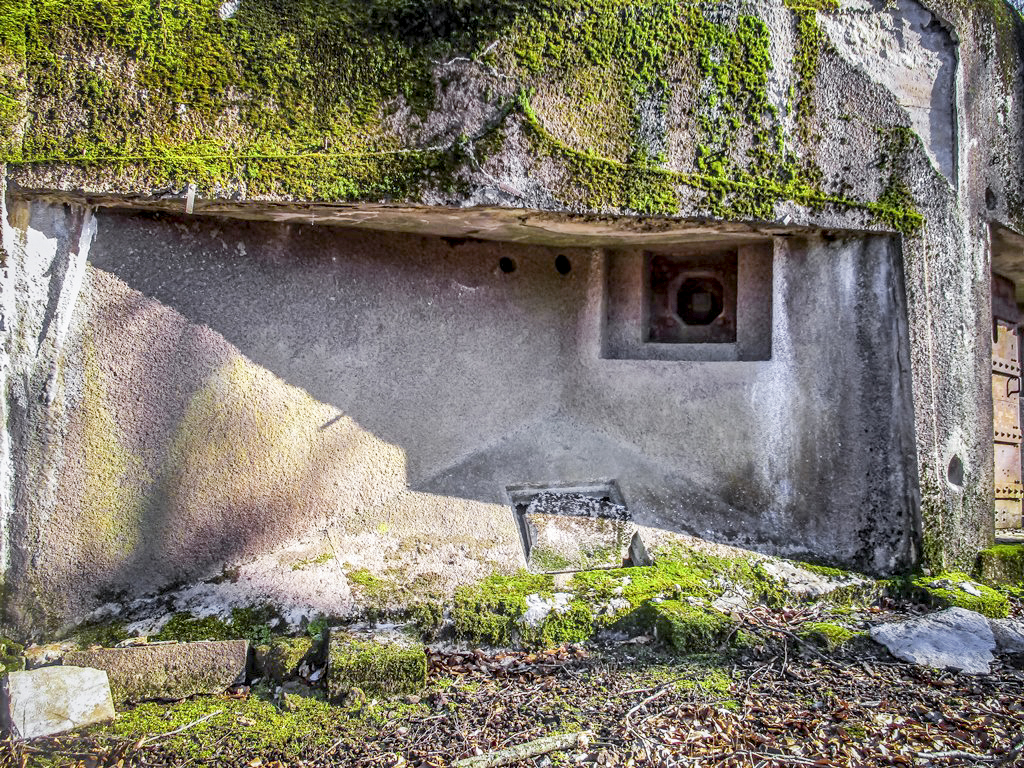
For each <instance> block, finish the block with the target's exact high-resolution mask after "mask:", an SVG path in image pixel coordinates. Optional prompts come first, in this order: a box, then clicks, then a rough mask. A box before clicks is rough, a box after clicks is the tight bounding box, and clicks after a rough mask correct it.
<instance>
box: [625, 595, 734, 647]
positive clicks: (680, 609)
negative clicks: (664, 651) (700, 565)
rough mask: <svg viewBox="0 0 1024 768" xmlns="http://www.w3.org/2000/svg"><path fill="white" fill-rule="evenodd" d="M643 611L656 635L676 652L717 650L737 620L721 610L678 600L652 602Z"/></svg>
mask: <svg viewBox="0 0 1024 768" xmlns="http://www.w3.org/2000/svg"><path fill="white" fill-rule="evenodd" d="M644 613H645V614H647V615H648V616H649V621H650V623H651V625H652V626H653V627H654V632H655V636H656V637H657V638H658V639H659V640H661V641H663V642H664V643H665V644H666V645H668V646H669V647H670V648H672V649H674V650H675V651H678V652H679V653H708V652H711V651H717V650H720V649H721V648H722V647H723V646H724V645H726V644H727V643H728V642H729V639H730V637H731V636H732V634H733V632H734V631H735V629H736V622H735V621H733V620H732V619H731V618H729V617H728V616H726V615H725V614H724V613H721V612H720V611H716V610H714V609H713V608H708V607H705V606H701V605H691V604H690V603H687V602H683V601H679V600H665V601H663V602H658V603H654V602H652V603H650V604H648V605H647V606H646V608H645V609H644Z"/></svg>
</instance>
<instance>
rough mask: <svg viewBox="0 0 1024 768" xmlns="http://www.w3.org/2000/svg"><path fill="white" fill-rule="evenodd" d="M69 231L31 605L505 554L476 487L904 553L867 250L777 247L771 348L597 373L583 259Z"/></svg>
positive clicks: (886, 370)
mask: <svg viewBox="0 0 1024 768" xmlns="http://www.w3.org/2000/svg"><path fill="white" fill-rule="evenodd" d="M38 207H39V204H38V203H36V204H33V206H32V207H31V210H35V209H36V208H38ZM44 210H45V209H44ZM97 221H98V229H97V232H98V234H97V236H96V238H95V242H94V243H93V246H92V252H91V254H92V256H91V263H92V268H91V269H90V270H89V273H88V278H87V286H88V287H87V291H88V293H87V296H88V299H87V300H85V301H83V302H81V303H80V305H79V307H80V310H79V311H80V316H79V319H78V322H79V323H80V325H79V326H78V327H79V328H80V329H81V337H80V342H79V343H80V347H79V349H80V352H79V354H81V355H82V359H83V360H84V364H83V368H84V379H85V384H84V386H83V388H82V389H81V390H79V391H75V390H72V389H70V388H68V389H67V390H65V392H64V397H65V398H66V399H65V401H64V402H66V406H65V408H66V411H67V413H68V415H67V416H66V417H65V418H66V421H65V422H64V424H65V426H63V428H62V429H63V431H64V433H65V434H66V435H67V437H66V440H67V441H68V443H69V445H74V446H76V448H75V451H76V453H75V454H74V455H75V456H77V457H78V459H76V460H74V461H69V462H66V463H65V465H64V466H63V467H62V468H61V469H60V470H59V471H55V478H54V479H55V482H56V488H57V489H58V491H57V495H56V498H55V499H54V500H53V502H52V503H53V505H54V506H53V508H54V509H55V508H58V506H59V507H60V508H74V509H80V510H82V514H81V515H80V516H79V517H78V518H76V519H75V520H68V519H66V518H64V517H63V516H59V515H56V516H55V515H53V514H52V513H50V514H48V515H46V516H41V517H38V518H35V519H34V520H33V521H32V523H31V525H32V526H34V531H35V533H33V535H34V536H39V537H41V540H43V541H47V542H49V544H48V545H47V546H46V547H43V548H42V549H41V550H40V552H39V554H38V556H37V557H36V559H35V561H34V562H33V563H32V564H31V565H29V563H28V561H26V562H25V565H24V567H23V569H22V570H21V571H15V573H19V574H20V575H18V576H17V578H19V579H28V580H29V582H33V581H34V582H36V583H39V584H40V585H41V586H42V585H45V586H46V588H47V592H48V594H50V595H51V596H52V595H57V596H60V598H61V600H63V601H64V605H63V606H62V605H60V604H59V601H56V600H54V599H53V598H52V597H51V598H50V599H49V601H48V606H47V607H48V608H49V609H50V610H51V611H52V612H53V613H54V614H57V615H65V616H66V615H67V613H69V612H71V611H73V610H74V609H75V607H76V606H83V605H89V604H90V603H93V604H96V603H95V602H94V601H95V598H93V597H90V596H89V595H98V594H100V593H103V592H109V591H118V590H121V589H131V590H133V591H141V590H142V589H152V590H155V589H158V588H160V587H162V586H164V585H166V584H167V583H169V582H172V581H183V580H189V579H195V578H198V577H202V576H204V575H206V574H209V573H211V572H217V571H219V570H220V569H221V568H222V567H224V565H225V564H228V563H231V562H234V561H236V560H239V559H244V558H246V557H250V558H251V557H257V556H259V555H260V554H262V553H264V552H267V551H268V550H273V549H276V547H277V546H278V545H279V543H280V542H281V541H288V540H292V539H299V538H303V537H305V538H307V539H308V538H310V537H311V536H313V535H314V534H317V535H319V536H320V537H321V539H322V538H323V537H324V532H325V531H327V532H328V534H327V537H328V539H329V541H330V542H331V547H327V548H326V549H327V550H328V551H331V548H333V547H335V546H338V547H340V548H341V549H340V550H339V551H347V550H346V548H347V544H346V542H347V541H349V540H352V541H354V539H353V537H356V536H361V535H370V536H378V535H381V531H382V530H385V531H386V532H387V535H389V536H397V537H398V539H399V540H400V541H401V540H405V541H410V542H415V541H417V540H419V541H427V542H431V544H432V545H433V544H434V543H438V545H439V546H440V547H443V546H444V542H446V541H448V542H450V541H452V540H455V541H458V542H460V543H461V544H463V545H464V547H465V550H464V551H463V552H462V554H461V557H462V558H465V559H466V560H469V561H475V562H478V563H483V564H486V563H487V562H488V561H489V562H492V563H509V564H511V563H515V562H522V560H521V554H520V553H521V549H520V544H519V537H518V533H517V531H516V526H515V521H514V518H513V515H512V511H511V509H510V507H509V506H508V500H507V496H506V492H505V488H506V487H508V486H512V485H517V484H522V483H541V484H543V483H547V482H552V481H558V480H573V481H576V480H579V481H587V480H592V479H595V478H601V477H613V478H617V479H618V481H619V483H620V485H621V487H622V490H623V493H624V494H625V496H626V498H627V500H628V503H629V508H630V510H631V512H632V514H633V516H634V519H636V520H637V522H642V523H644V524H646V525H653V526H659V527H664V528H666V529H668V530H675V531H683V532H692V533H697V534H700V535H710V536H712V537H715V538H720V539H724V540H727V541H731V542H734V543H736V544H739V545H747V546H753V547H755V548H761V549H765V550H768V551H772V552H778V553H782V554H794V555H796V554H801V553H808V552H828V553H830V555H831V556H833V557H834V558H835V559H836V560H837V561H840V562H845V563H848V564H851V565H855V566H857V567H860V568H864V569H866V570H874V571H889V570H892V569H893V568H898V567H900V566H901V565H903V564H907V563H909V562H911V561H912V560H913V558H914V556H915V551H916V550H915V544H914V536H915V534H914V530H915V525H916V522H915V519H914V502H913V499H914V496H915V493H916V491H915V487H914V486H915V477H914V473H913V468H912V464H913V456H912V452H911V448H910V446H912V444H913V442H912V441H913V436H912V426H911V420H910V403H909V398H910V392H909V384H908V382H907V380H906V375H907V372H906V360H905V355H906V345H907V341H906V335H905V334H906V331H905V328H904V327H903V324H902V321H901V319H900V318H901V317H902V315H903V312H904V311H905V310H904V305H903V298H902V289H901V277H900V271H899V267H898V264H897V263H896V258H897V251H896V249H895V246H894V244H893V242H892V240H891V239H890V238H887V237H875V238H869V239H867V240H862V241H859V240H854V239H845V240H844V239H839V240H833V241H831V242H828V241H825V240H823V239H820V238H807V239H803V238H801V239H792V238H791V239H789V240H781V239H780V240H779V241H778V242H776V243H775V255H774V257H773V261H774V274H775V278H774V282H773V283H772V291H773V301H774V304H775V310H774V312H773V320H772V339H773V353H772V358H771V359H770V360H764V361H757V362H744V363H700V362H694V361H689V362H674V363H668V364H666V363H664V362H659V361H645V360H621V359H620V360H608V359H604V358H603V357H602V353H601V349H602V338H601V333H602V330H601V329H602V325H603V322H602V315H603V309H602V306H603V304H602V299H601V296H602V294H603V292H604V290H605V289H604V287H603V282H604V280H605V275H606V263H607V262H606V255H605V254H604V253H603V252H599V251H598V252H595V251H590V250H583V249H557V250H556V249H550V248H543V247H538V246H529V247H528V246H518V247H514V248H513V247H510V246H507V245H499V244H494V243H485V242H474V241H467V242H445V241H443V240H439V239H432V238H425V237H412V236H402V235H387V234H375V233H360V232H355V231H351V230H343V229H321V228H316V227H309V226H295V225H274V224H239V223H230V222H216V223H214V222H209V221H207V220H200V219H193V220H179V219H165V218H156V219H149V218H137V217H132V216H128V215H121V214H108V213H102V214H99V217H98V219H97ZM559 254H562V255H565V256H567V258H568V259H569V261H570V263H571V270H570V271H569V273H568V274H567V275H562V274H560V273H559V272H558V271H557V270H556V269H555V267H554V262H555V258H556V256H557V255H559ZM501 258H510V259H512V260H514V261H515V262H516V265H517V266H516V270H515V271H514V272H511V273H505V272H502V271H501V269H500V268H499V262H500V259H501ZM268 285H273V286H274V290H273V291H268V290H267V289H266V286H268ZM126 317H131V318H132V320H131V322H126V321H125V318H126ZM850 328H858V329H859V330H858V332H857V333H851V332H850ZM58 423H60V422H59V421H58ZM68 450H69V452H70V448H69V449H68ZM26 524H27V521H26ZM382 526H383V528H382ZM113 531H117V532H118V535H117V543H116V544H109V543H107V538H106V537H107V536H108V533H107V532H113ZM197 532H202V535H197ZM110 535H112V534H110ZM335 542H337V544H335ZM413 546H415V545H413ZM442 551H443V549H438V550H437V552H436V553H435V555H440V553H441V552H442ZM429 557H434V555H430V556H428V559H429ZM432 562H433V566H432V567H433V571H434V572H435V573H437V572H443V571H445V570H448V569H450V568H451V565H450V563H447V562H438V560H436V559H435V560H433V561H432ZM335 567H340V565H338V566H332V565H330V564H328V565H327V566H326V568H328V569H330V568H335ZM381 567H382V569H383V568H386V567H387V566H386V565H384V563H383V562H382V563H381ZM286 570H287V568H286ZM317 572H318V571H314V570H310V571H308V574H313V573H317ZM467 575H469V574H467ZM306 576H307V572H305V571H302V570H298V571H294V572H293V575H292V576H289V578H294V579H301V578H305V577H306ZM325 594H330V593H325ZM39 608H40V605H39V604H38V603H32V604H31V605H26V606H25V611H27V612H31V611H33V610H39ZM324 612H328V611H326V610H325V611H324Z"/></svg>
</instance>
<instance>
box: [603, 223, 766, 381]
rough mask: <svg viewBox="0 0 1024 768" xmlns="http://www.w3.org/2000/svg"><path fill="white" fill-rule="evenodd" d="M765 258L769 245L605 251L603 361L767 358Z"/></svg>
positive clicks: (719, 245) (717, 245)
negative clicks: (608, 359) (606, 359)
mask: <svg viewBox="0 0 1024 768" xmlns="http://www.w3.org/2000/svg"><path fill="white" fill-rule="evenodd" d="M772 253H773V249H772V244H771V243H770V242H763V243H757V244H753V245H738V246H731V247H730V246H723V245H721V244H717V243H716V244H714V245H708V246H703V247H698V246H686V247H679V248H674V249H671V250H669V249H666V250H663V251H662V250H659V251H646V252H645V251H616V252H610V253H608V254H607V262H606V265H605V325H604V334H603V344H602V349H603V356H604V357H605V358H612V359H626V360H705V361H713V360H721V361H728V360H768V359H770V358H771V348H772Z"/></svg>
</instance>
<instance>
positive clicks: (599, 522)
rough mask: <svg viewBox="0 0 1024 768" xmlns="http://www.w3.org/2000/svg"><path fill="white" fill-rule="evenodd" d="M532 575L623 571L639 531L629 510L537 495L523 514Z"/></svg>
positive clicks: (588, 500)
mask: <svg viewBox="0 0 1024 768" xmlns="http://www.w3.org/2000/svg"><path fill="white" fill-rule="evenodd" d="M524 520H525V522H526V525H527V528H528V532H529V538H530V552H529V556H528V560H527V566H528V567H529V569H530V570H531V571H534V572H540V573H551V572H553V571H585V570H590V569H593V568H608V567H615V568H617V567H619V566H621V565H622V562H623V560H624V559H625V556H626V554H627V552H628V550H629V545H630V541H631V540H632V538H633V533H634V532H635V530H636V528H635V526H634V525H633V523H632V521H631V519H630V515H629V512H628V511H627V510H626V508H625V507H623V506H621V505H619V504H614V503H612V502H610V501H605V500H602V499H594V498H591V497H589V496H584V495H582V494H578V493H542V494H539V495H538V496H537V497H536V498H535V499H534V500H533V501H532V502H530V505H529V506H528V507H527V508H526V511H525V512H524Z"/></svg>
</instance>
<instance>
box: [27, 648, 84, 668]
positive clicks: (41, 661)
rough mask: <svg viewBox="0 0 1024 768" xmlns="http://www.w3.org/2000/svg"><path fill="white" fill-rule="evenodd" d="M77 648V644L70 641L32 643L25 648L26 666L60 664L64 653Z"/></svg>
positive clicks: (35, 666)
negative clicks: (44, 643) (42, 643)
mask: <svg viewBox="0 0 1024 768" xmlns="http://www.w3.org/2000/svg"><path fill="white" fill-rule="evenodd" d="M77 649H78V645H77V644H75V643H69V642H61V643H48V644H47V645H30V646H29V647H28V648H26V649H25V668H26V669H36V668H37V667H50V666H53V665H54V664H60V663H61V660H62V659H63V658H64V654H66V653H68V652H69V651H74V650H77Z"/></svg>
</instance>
